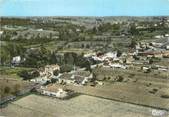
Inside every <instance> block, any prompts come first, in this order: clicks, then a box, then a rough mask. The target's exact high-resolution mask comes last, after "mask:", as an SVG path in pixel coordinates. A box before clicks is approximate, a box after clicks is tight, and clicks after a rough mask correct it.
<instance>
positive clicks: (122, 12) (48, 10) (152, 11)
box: [0, 0, 169, 17]
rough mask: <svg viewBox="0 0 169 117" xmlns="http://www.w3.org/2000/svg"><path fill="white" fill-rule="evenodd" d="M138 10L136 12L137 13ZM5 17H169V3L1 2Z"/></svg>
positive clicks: (158, 0) (104, 0)
mask: <svg viewBox="0 0 169 117" xmlns="http://www.w3.org/2000/svg"><path fill="white" fill-rule="evenodd" d="M133 11H134V12H133ZM0 16H4V17H9V16H10V17H35V16H39V17H112V16H115V17H122V16H124V17H125V16H126V17H147V16H150V17H155V16H169V0H118V1H112V0H81V1H79V0H68V1H66V0H48V1H47V0H0Z"/></svg>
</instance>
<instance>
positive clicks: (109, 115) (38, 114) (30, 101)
mask: <svg viewBox="0 0 169 117" xmlns="http://www.w3.org/2000/svg"><path fill="white" fill-rule="evenodd" d="M0 115H5V116H8V117H152V109H151V108H147V107H142V106H137V105H132V104H127V103H121V102H115V101H111V100H106V99H102V98H97V97H92V96H86V95H80V96H77V97H74V98H71V99H70V100H59V99H53V98H49V97H44V96H37V95H29V96H27V97H24V98H22V99H20V100H18V101H16V102H12V103H11V104H9V105H8V106H7V107H6V108H3V109H2V110H1V114H0ZM166 117H167V116H166Z"/></svg>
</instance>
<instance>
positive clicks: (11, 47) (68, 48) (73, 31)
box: [0, 17, 169, 113]
mask: <svg viewBox="0 0 169 117" xmlns="http://www.w3.org/2000/svg"><path fill="white" fill-rule="evenodd" d="M2 19H3V18H2ZM119 19H121V18H119ZM122 19H123V18H122ZM122 19H121V20H122ZM136 19H137V18H136ZM8 20H9V21H8ZM12 20H13V19H10V18H9V19H8V18H7V19H5V18H4V19H3V20H2V22H3V23H4V24H3V25H2V31H0V35H1V37H2V38H1V40H0V44H1V45H2V47H1V50H0V52H1V55H0V57H1V59H0V63H1V64H0V73H1V74H0V75H1V78H0V83H1V87H0V88H1V90H0V91H1V92H0V94H1V100H0V105H1V108H2V110H3V109H8V105H9V108H12V107H13V106H14V107H15V106H17V104H18V103H19V104H18V105H20V106H21V108H20V109H24V108H25V104H26V103H25V102H24V103H21V104H20V101H21V102H22V100H27V99H29V98H30V100H32V101H34V103H35V102H36V101H37V102H39V103H41V104H43V105H45V103H47V102H48V101H43V102H40V100H50V101H49V102H48V103H52V102H53V103H52V104H51V105H52V106H53V107H55V106H56V105H54V104H55V103H58V104H61V103H65V105H66V104H67V103H68V105H69V104H70V105H73V104H76V103H77V102H76V99H79V98H80V99H81V98H82V99H81V100H83V101H84V102H85V99H86V100H88V99H89V100H88V101H86V102H87V103H90V102H94V101H92V100H100V102H102V101H101V99H102V100H104V101H103V102H102V103H105V102H106V101H107V100H109V101H110V102H109V103H110V105H111V102H112V103H113V104H114V103H116V102H118V103H119V104H117V103H116V104H117V105H116V106H117V107H118V108H121V107H122V106H121V105H123V106H128V105H130V108H131V107H132V106H133V105H134V106H137V107H138V108H146V109H147V108H148V109H149V108H152V109H157V110H159V111H160V110H164V111H165V112H168V111H169V90H168V88H169V85H168V81H169V32H168V31H167V30H168V27H169V20H168V19H167V17H162V18H156V17H155V18H152V19H151V18H150V19H149V20H150V21H149V22H147V21H145V19H144V18H143V19H142V18H140V19H139V18H138V19H137V20H138V21H137V20H136V21H135V22H134V23H133V21H132V20H131V19H130V18H126V19H125V18H124V19H123V20H124V21H123V20H122V21H117V20H118V17H117V20H115V21H114V20H113V19H112V20H110V19H109V18H107V19H106V18H105V19H104V18H100V19H99V18H79V19H78V18H77V19H76V18H69V17H68V18H67V17H66V18H63V19H62V18H43V17H38V18H37V17H33V18H30V19H29V18H28V19H27V18H25V19H22V20H23V22H22V23H23V24H22V23H21V24H20V22H18V23H19V24H17V22H16V21H17V20H18V19H16V21H15V20H14V21H15V22H16V24H15V25H10V21H12ZM19 20H20V19H19ZM22 20H21V21H22ZM63 22H64V23H63ZM65 22H66V23H65ZM79 22H80V24H81V25H79V24H78V23H79ZM107 22H108V23H107ZM27 25H28V26H27ZM53 25H55V26H53ZM161 27H162V28H161ZM149 30H152V31H149ZM140 97H142V98H140ZM36 98H37V99H39V100H35V99H36ZM83 98H84V99H83ZM30 100H29V101H26V102H27V103H29V102H30ZM105 100H106V101H105ZM69 101H70V103H69ZM74 101H75V102H76V103H73V102H74ZM83 101H82V103H83ZM32 103H33V102H32ZM22 104H23V105H24V106H23V107H22ZM35 104H36V103H35ZM78 104H80V103H78ZM91 104H92V103H91ZM94 104H96V105H97V104H98V105H99V104H100V103H99V101H98V102H97V103H95V102H94ZM125 104H126V105H125ZM46 105H48V104H46ZM84 105H85V104H84ZM89 105H90V104H89ZM118 105H120V106H118ZM131 105H132V106H131ZM36 106H37V107H39V106H40V104H39V105H36ZM111 106H112V105H111ZM44 107H45V106H44ZM26 108H29V107H26ZM33 108H34V107H33ZM49 108H50V107H49ZM63 108H65V107H63ZM81 108H83V107H81ZM34 109H35V108H34ZM132 109H133V108H132ZM148 109H147V110H148ZM11 110H12V109H11ZM11 110H10V111H11ZM25 110H26V111H28V110H33V109H31V108H29V109H25ZM25 110H24V111H25ZM35 110H36V109H35ZM63 110H64V109H63ZM24 111H23V112H24ZM51 111H52V112H53V113H54V112H55V111H54V110H52V109H51ZM61 111H62V109H61ZM39 112H40V111H39V110H38V111H36V113H39ZM82 112H83V111H82ZM11 113H12V112H11Z"/></svg>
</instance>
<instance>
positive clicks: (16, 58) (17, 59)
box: [11, 56, 21, 65]
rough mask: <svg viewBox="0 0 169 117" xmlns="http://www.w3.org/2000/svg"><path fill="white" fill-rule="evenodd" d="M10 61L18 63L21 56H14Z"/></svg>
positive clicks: (14, 63)
mask: <svg viewBox="0 0 169 117" xmlns="http://www.w3.org/2000/svg"><path fill="white" fill-rule="evenodd" d="M11 63H12V64H13V65H19V64H20V63H21V56H15V57H13V58H12V61H11Z"/></svg>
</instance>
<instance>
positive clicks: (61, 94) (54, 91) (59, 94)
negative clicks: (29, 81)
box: [39, 85, 69, 99]
mask: <svg viewBox="0 0 169 117" xmlns="http://www.w3.org/2000/svg"><path fill="white" fill-rule="evenodd" d="M39 92H40V94H42V95H46V96H51V97H55V98H60V99H64V98H66V97H68V96H69V94H68V92H67V91H65V90H63V89H62V88H58V87H56V86H54V85H49V86H46V87H41V88H40V90H39Z"/></svg>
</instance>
